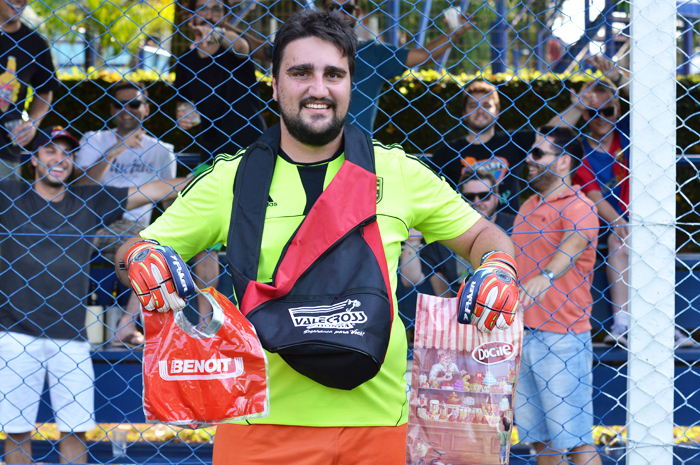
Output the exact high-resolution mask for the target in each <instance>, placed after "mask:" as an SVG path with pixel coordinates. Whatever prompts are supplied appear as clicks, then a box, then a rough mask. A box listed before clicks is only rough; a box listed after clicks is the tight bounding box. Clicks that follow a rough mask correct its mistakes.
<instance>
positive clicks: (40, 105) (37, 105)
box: [27, 91, 53, 129]
mask: <svg viewBox="0 0 700 465" xmlns="http://www.w3.org/2000/svg"><path fill="white" fill-rule="evenodd" d="M52 101H53V92H52V91H49V92H42V93H40V94H36V95H35V96H34V98H33V99H32V103H30V104H29V111H28V112H27V113H28V114H29V119H31V120H32V121H33V122H34V126H35V127H36V128H37V129H39V125H40V124H41V121H42V120H43V119H44V116H46V113H48V112H49V110H50V109H51V102H52Z"/></svg>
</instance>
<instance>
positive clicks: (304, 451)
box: [213, 424, 408, 465]
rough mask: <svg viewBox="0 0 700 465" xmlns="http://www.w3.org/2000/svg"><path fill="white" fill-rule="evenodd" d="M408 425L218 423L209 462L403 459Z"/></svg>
mask: <svg viewBox="0 0 700 465" xmlns="http://www.w3.org/2000/svg"><path fill="white" fill-rule="evenodd" d="M407 431H408V430H407V426H406V425H401V426H368V427H353V428H350V427H348V428H344V427H325V428H311V427H307V426H285V425H229V424H225V425H219V426H217V428H216V436H215V438H214V462H213V465H233V464H235V465H268V464H269V465H280V464H285V465H287V464H290V465H377V464H382V465H405V463H406V433H407Z"/></svg>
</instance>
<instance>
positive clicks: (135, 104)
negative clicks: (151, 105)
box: [112, 100, 146, 110]
mask: <svg viewBox="0 0 700 465" xmlns="http://www.w3.org/2000/svg"><path fill="white" fill-rule="evenodd" d="M145 104H146V102H144V101H143V100H129V101H128V102H125V101H123V100H114V101H112V106H113V107H114V108H116V109H117V110H123V109H124V108H125V107H129V108H131V109H132V110H138V109H139V108H141V105H145Z"/></svg>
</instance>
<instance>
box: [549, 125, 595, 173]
mask: <svg viewBox="0 0 700 465" xmlns="http://www.w3.org/2000/svg"><path fill="white" fill-rule="evenodd" d="M538 132H539V133H540V134H542V135H543V136H546V137H547V140H548V141H549V142H551V144H552V145H554V146H555V147H558V148H560V149H561V150H562V152H566V153H567V154H569V156H570V157H571V171H570V173H573V172H574V171H576V168H578V167H579V165H580V164H581V160H583V155H584V153H583V144H582V143H581V139H580V138H579V137H578V133H577V132H575V131H574V130H573V129H571V128H567V127H558V128H555V127H553V126H543V127H542V128H540V129H539V131H538Z"/></svg>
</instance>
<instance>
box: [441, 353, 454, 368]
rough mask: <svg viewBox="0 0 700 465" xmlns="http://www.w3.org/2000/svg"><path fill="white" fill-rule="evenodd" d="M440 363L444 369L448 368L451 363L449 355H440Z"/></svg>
mask: <svg viewBox="0 0 700 465" xmlns="http://www.w3.org/2000/svg"><path fill="white" fill-rule="evenodd" d="M440 363H442V364H443V365H444V366H446V367H449V366H450V363H452V357H451V356H450V354H449V353H445V354H442V355H440Z"/></svg>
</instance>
